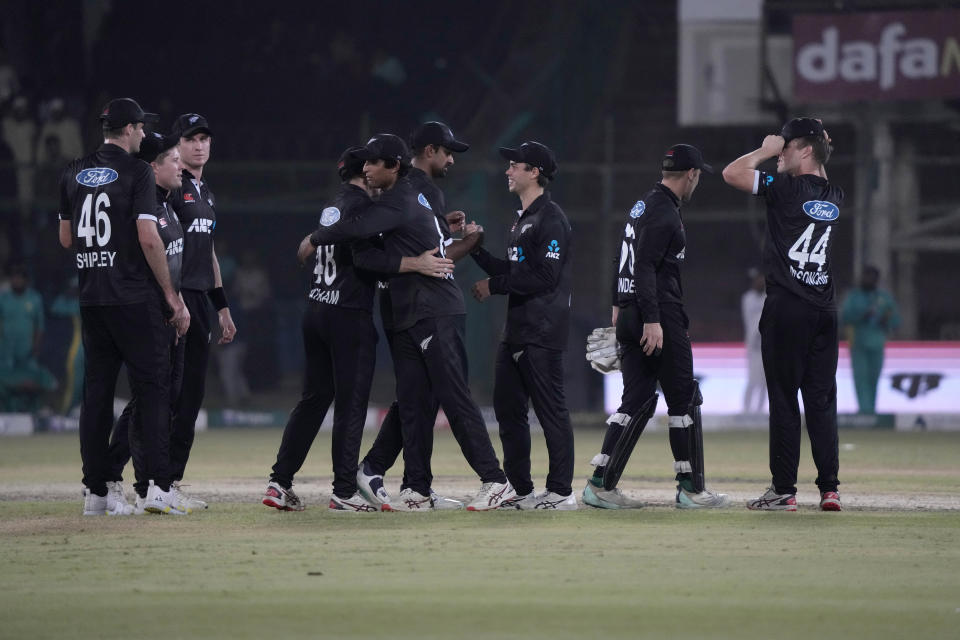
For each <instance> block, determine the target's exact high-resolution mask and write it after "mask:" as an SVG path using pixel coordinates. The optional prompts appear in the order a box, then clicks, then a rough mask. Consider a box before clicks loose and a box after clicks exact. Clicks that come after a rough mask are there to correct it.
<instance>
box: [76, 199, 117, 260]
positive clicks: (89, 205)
mask: <svg viewBox="0 0 960 640" xmlns="http://www.w3.org/2000/svg"><path fill="white" fill-rule="evenodd" d="M109 208H110V196H108V195H107V194H105V193H101V194H100V195H98V196H97V201H96V203H94V201H93V194H92V193H88V194H87V197H86V198H84V200H83V208H82V209H81V210H80V223H79V224H78V225H77V237H80V238H83V239H84V240H86V241H87V246H88V247H92V246H93V239H94V238H96V239H97V246H98V247H102V246H103V245H105V244H107V243H108V242H110V216H108V215H107V211H106V210H107V209H109Z"/></svg>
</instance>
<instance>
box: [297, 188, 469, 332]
mask: <svg viewBox="0 0 960 640" xmlns="http://www.w3.org/2000/svg"><path fill="white" fill-rule="evenodd" d="M431 213H432V209H431V207H430V203H429V201H428V200H427V198H426V196H425V195H423V194H422V193H420V192H419V191H415V190H414V189H413V188H412V186H411V184H410V182H409V181H408V180H407V179H406V178H401V179H399V180H398V181H397V182H396V184H395V185H394V186H393V188H391V189H388V190H387V191H384V192H383V194H382V195H381V196H380V199H379V200H378V201H377V202H374V203H372V204H371V205H370V206H368V207H366V208H364V209H362V210H360V211H358V212H357V213H356V214H355V215H353V216H350V217H345V216H330V217H329V218H328V219H327V220H321V222H320V225H321V226H320V228H319V229H317V231H315V232H314V236H313V239H314V240H315V241H316V242H317V243H319V244H340V243H346V242H350V241H353V240H358V239H363V238H372V237H374V236H376V235H377V234H380V233H382V234H383V245H384V250H385V251H386V253H387V254H390V255H393V256H418V255H420V254H421V253H423V252H424V251H426V250H428V249H432V248H436V247H438V246H440V251H441V253H442V252H443V244H442V243H443V233H442V231H441V230H440V224H439V222H438V221H437V217H436V216H434V215H430V214H431ZM390 302H391V305H392V307H393V330H394V331H405V330H406V329H409V328H410V327H412V326H413V325H415V324H416V323H417V322H419V321H420V320H423V319H425V318H436V317H440V316H450V315H460V314H465V313H466V307H465V306H464V303H463V293H462V292H461V291H460V287H458V286H457V284H456V282H454V279H453V275H452V274H451V275H448V276H447V277H445V278H431V277H428V276H424V275H420V274H419V273H401V274H397V275H395V276H393V277H392V278H391V279H390Z"/></svg>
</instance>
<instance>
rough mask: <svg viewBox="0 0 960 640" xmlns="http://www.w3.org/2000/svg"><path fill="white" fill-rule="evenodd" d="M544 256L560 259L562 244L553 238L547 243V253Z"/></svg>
mask: <svg viewBox="0 0 960 640" xmlns="http://www.w3.org/2000/svg"><path fill="white" fill-rule="evenodd" d="M544 257H545V258H550V259H551V260H559V259H560V244H559V243H558V242H557V241H556V240H551V241H550V244H548V245H547V254H546V256H544Z"/></svg>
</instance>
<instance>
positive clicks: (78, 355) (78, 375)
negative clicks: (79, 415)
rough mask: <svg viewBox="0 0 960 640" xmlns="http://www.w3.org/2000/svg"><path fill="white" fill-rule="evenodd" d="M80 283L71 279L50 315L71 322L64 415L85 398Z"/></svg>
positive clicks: (61, 404) (61, 408)
mask: <svg viewBox="0 0 960 640" xmlns="http://www.w3.org/2000/svg"><path fill="white" fill-rule="evenodd" d="M78 286H79V283H78V279H77V277H76V276H74V277H73V278H71V279H70V282H69V284H68V285H67V289H66V291H64V292H63V293H61V294H59V295H58V296H57V297H56V298H54V299H53V303H52V304H51V305H50V315H52V316H57V317H60V318H67V319H68V320H69V321H70V327H71V331H70V334H69V335H70V341H69V343H67V344H68V346H67V350H66V356H65V361H64V365H63V396H62V400H61V402H60V407H59V412H60V413H61V414H63V415H66V414H69V413H70V412H71V411H73V410H75V409H77V408H79V407H80V400H81V398H82V397H83V357H84V356H83V336H82V334H81V332H80V298H79V289H78Z"/></svg>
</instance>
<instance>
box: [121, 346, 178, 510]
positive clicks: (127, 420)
mask: <svg viewBox="0 0 960 640" xmlns="http://www.w3.org/2000/svg"><path fill="white" fill-rule="evenodd" d="M168 336H169V343H168V348H169V353H170V411H171V413H170V417H171V422H170V424H169V428H172V427H173V423H172V417H173V403H174V402H175V401H176V398H177V397H178V395H179V393H180V386H181V385H182V384H183V351H184V343H183V340H177V339H176V331H175V330H174V329H173V328H172V327H170V328H169V329H168ZM130 386H131V388H133V384H131V385H130ZM141 417H142V416H141V415H140V412H139V410H138V409H137V398H136V396H134V397H133V398H132V399H131V400H130V402H128V403H127V406H125V407H124V408H123V412H122V413H121V414H120V417H119V418H117V423H116V425H114V427H113V434H112V435H111V436H110V450H109V451H110V475H109V478H108V480H111V481H117V482H120V481H122V480H123V469H124V467H126V466H127V463H128V462H129V461H130V436H129V434H130V429H131V423H132V421H133V420H140V419H141ZM138 455H139V454H138ZM134 476H135V478H136V482H135V483H134V485H133V488H134V490H135V491H136V492H137V494H138V495H141V496H145V495H146V492H147V481H148V480H149V478H144V477H142V475H141V473H140V472H139V471H138V470H137V469H136V467H135V468H134Z"/></svg>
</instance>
